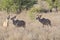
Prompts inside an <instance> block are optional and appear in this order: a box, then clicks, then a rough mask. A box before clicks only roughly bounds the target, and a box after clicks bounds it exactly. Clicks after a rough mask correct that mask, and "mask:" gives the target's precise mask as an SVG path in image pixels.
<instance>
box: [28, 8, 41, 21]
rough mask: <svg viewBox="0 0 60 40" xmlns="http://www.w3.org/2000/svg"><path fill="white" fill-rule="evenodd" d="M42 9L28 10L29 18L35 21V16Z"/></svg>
mask: <svg viewBox="0 0 60 40" xmlns="http://www.w3.org/2000/svg"><path fill="white" fill-rule="evenodd" d="M40 9H41V8H40V7H32V8H31V9H30V10H28V15H29V17H30V18H31V19H32V20H33V19H35V14H36V13H38V12H40Z"/></svg>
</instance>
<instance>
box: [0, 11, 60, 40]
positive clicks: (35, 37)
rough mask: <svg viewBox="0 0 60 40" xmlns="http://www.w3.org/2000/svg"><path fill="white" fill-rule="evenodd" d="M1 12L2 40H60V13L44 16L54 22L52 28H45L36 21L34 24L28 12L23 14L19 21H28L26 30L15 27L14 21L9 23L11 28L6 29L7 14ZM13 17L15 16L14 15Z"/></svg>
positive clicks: (0, 31) (0, 27) (0, 38)
mask: <svg viewBox="0 0 60 40" xmlns="http://www.w3.org/2000/svg"><path fill="white" fill-rule="evenodd" d="M3 13H5V12H0V40H60V12H58V13H54V12H53V13H50V14H49V13H48V14H44V13H43V14H42V15H43V16H42V17H44V18H48V19H50V20H51V22H52V27H50V26H45V27H44V28H43V27H42V24H41V23H40V22H39V21H37V20H35V22H33V21H32V20H31V19H30V18H29V17H28V16H27V13H26V12H22V13H21V14H20V15H18V16H17V19H19V20H24V21H26V29H25V30H24V28H22V27H20V28H18V27H15V26H14V25H13V24H12V21H11V20H10V22H9V27H8V28H7V29H6V28H5V27H3V26H2V23H3V21H4V20H5V18H6V16H7V14H3ZM12 16H14V15H13V14H12Z"/></svg>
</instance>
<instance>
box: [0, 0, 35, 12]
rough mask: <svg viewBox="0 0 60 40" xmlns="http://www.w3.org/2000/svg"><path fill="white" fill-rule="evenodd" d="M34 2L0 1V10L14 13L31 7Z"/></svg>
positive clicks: (30, 0)
mask: <svg viewBox="0 0 60 40" xmlns="http://www.w3.org/2000/svg"><path fill="white" fill-rule="evenodd" d="M34 3H36V1H35V0H1V1H0V10H5V11H7V12H10V11H11V12H15V11H17V10H22V9H25V8H28V7H31V6H33V4H34Z"/></svg>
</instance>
